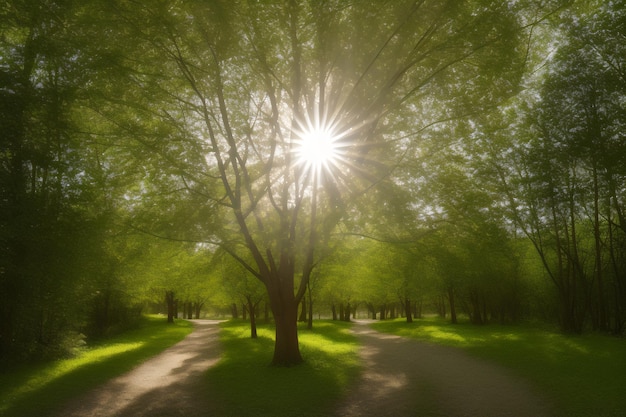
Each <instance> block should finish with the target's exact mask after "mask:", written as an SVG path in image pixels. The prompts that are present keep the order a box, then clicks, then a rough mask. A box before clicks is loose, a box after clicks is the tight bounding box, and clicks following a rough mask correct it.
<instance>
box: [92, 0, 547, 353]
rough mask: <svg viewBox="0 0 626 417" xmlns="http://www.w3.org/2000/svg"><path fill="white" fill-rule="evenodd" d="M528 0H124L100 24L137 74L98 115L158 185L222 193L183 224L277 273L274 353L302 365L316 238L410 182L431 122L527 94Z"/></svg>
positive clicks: (184, 192)
mask: <svg viewBox="0 0 626 417" xmlns="http://www.w3.org/2000/svg"><path fill="white" fill-rule="evenodd" d="M527 3H528V5H533V4H535V2H514V3H511V2H501V1H465V2H458V1H438V0H437V1H435V0H432V1H429V0H425V1H394V2H385V3H382V4H381V2H379V1H360V2H358V3H354V2H349V1H295V0H291V1H280V2H269V3H268V2H243V1H241V2H220V1H214V2H201V1H191V2H185V3H182V2H181V3H174V4H172V3H170V2H164V1H159V2H147V1H146V2H142V1H137V2H126V1H116V2H112V3H111V5H110V6H109V7H108V8H107V7H105V9H106V10H105V12H107V13H103V15H104V16H108V17H107V19H109V20H107V21H106V25H107V26H106V30H104V31H101V32H99V33H98V36H99V38H100V39H102V41H103V42H102V44H103V45H106V48H104V49H103V51H102V53H101V56H107V57H109V58H110V59H111V65H110V66H111V68H112V69H111V74H112V75H113V76H114V77H115V76H116V75H122V76H123V77H118V78H116V81H115V82H111V83H110V84H108V85H107V86H106V88H103V89H102V90H101V94H100V96H99V97H102V98H105V99H107V104H103V102H99V105H98V107H97V114H98V117H102V118H103V119H105V120H109V121H110V122H112V124H113V125H114V126H115V127H116V129H117V130H118V132H125V134H126V136H128V137H132V139H133V140H134V141H136V142H135V143H139V144H140V145H141V146H140V147H136V146H129V145H128V142H127V141H126V142H125V143H124V146H126V147H128V148H129V149H128V150H129V153H132V154H134V155H135V156H139V157H140V160H141V163H142V165H143V166H144V169H145V172H146V175H147V176H148V177H150V184H151V186H155V185H156V186H158V185H159V184H161V186H162V187H163V191H164V192H165V191H170V192H171V193H172V195H177V196H178V197H177V198H178V199H179V200H181V199H192V198H193V199H195V201H196V202H197V203H198V204H199V205H198V207H199V208H198V210H200V207H204V208H210V210H209V211H206V215H205V217H204V220H205V221H206V222H208V224H210V225H211V227H207V226H206V224H204V225H203V224H202V221H203V219H202V218H198V219H197V220H198V223H197V225H196V226H193V227H190V228H189V232H188V233H187V235H186V237H187V238H193V239H198V240H204V241H211V242H212V243H215V244H218V245H220V246H221V247H222V248H223V249H224V250H226V251H227V252H228V253H230V254H231V255H232V256H233V257H234V258H235V259H238V260H239V261H240V262H241V263H242V265H244V267H245V268H246V269H247V270H248V271H249V272H250V273H252V274H253V275H255V276H256V277H257V278H258V279H259V280H260V281H261V282H262V283H263V284H264V286H265V288H266V289H267V292H268V294H269V299H270V304H271V309H272V312H273V314H274V317H275V320H276V342H275V351H274V358H273V363H274V364H276V365H293V364H297V363H299V362H301V361H302V357H301V355H300V351H299V347H298V335H297V326H296V320H297V307H298V304H299V302H300V300H301V299H302V297H303V296H304V294H305V291H306V288H307V282H308V279H309V277H310V274H311V271H312V269H313V267H314V266H315V264H316V257H317V247H318V245H319V242H321V241H326V240H327V238H328V236H329V232H330V231H331V230H332V229H333V227H334V226H335V225H336V224H337V223H338V222H339V221H341V220H342V218H346V216H351V217H359V215H360V211H361V210H360V207H359V204H361V203H360V201H361V198H364V196H366V194H367V192H368V191H372V192H374V194H373V195H380V196H384V195H387V194H386V193H385V190H388V189H389V188H390V187H397V186H401V185H402V184H401V181H402V180H401V178H400V177H397V176H396V174H395V172H396V171H395V170H396V168H397V167H398V165H399V163H400V162H401V161H402V160H403V158H404V159H406V158H410V157H413V156H416V155H419V153H420V149H419V142H420V141H419V139H420V138H421V135H422V133H423V132H425V131H426V130H428V129H436V126H438V125H440V124H442V123H445V122H448V121H450V120H453V119H457V118H462V117H464V116H465V115H468V114H471V113H476V112H480V111H482V110H483V109H484V108H486V107H490V106H493V105H494V104H496V103H497V102H498V100H499V99H500V98H501V97H503V96H507V95H509V94H512V93H514V92H515V91H516V86H517V83H518V81H519V77H520V74H521V72H522V71H523V63H524V59H525V52H526V51H525V49H524V45H525V43H524V42H523V39H524V36H527V35H528V34H529V33H530V30H525V29H529V28H530V27H531V26H532V22H531V21H530V20H529V19H528V18H527V17H526V16H527V15H528V16H530V15H533V16H536V14H526V13H525V12H526V11H528V10H527V9H525V7H526V6H527ZM116 45H117V46H116ZM131 45H132V46H131ZM94 117H95V116H94ZM119 137H120V138H121V137H122V136H119ZM377 190H378V191H380V192H377ZM144 192H145V187H144V186H143V185H142V186H141V187H138V190H136V196H137V198H141V195H142V194H143V193H144ZM366 197H367V198H368V199H370V200H371V199H372V194H371V193H370V195H369V196H366ZM248 260H251V261H248ZM300 277H301V278H300Z"/></svg>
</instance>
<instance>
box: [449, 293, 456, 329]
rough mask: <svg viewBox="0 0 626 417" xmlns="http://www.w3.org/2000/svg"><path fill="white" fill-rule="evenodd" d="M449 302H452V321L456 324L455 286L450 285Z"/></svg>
mask: <svg viewBox="0 0 626 417" xmlns="http://www.w3.org/2000/svg"><path fill="white" fill-rule="evenodd" d="M448 302H449V303H450V323H452V324H456V323H457V319H456V306H455V303H454V288H452V287H448Z"/></svg>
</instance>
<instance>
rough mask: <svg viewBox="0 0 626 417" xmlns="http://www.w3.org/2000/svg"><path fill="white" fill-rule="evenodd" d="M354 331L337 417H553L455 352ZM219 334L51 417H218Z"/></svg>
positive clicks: (209, 332) (194, 339)
mask: <svg viewBox="0 0 626 417" xmlns="http://www.w3.org/2000/svg"><path fill="white" fill-rule="evenodd" d="M353 331H354V332H355V333H356V334H357V336H358V337H359V339H360V341H361V345H362V347H361V350H360V354H361V356H362V358H363V360H364V369H363V373H362V374H361V377H360V378H359V380H358V381H357V382H356V383H355V384H354V386H353V387H352V388H351V390H350V391H349V392H348V394H347V395H346V396H345V397H344V398H343V399H342V400H341V401H340V402H339V404H337V407H336V409H335V410H336V413H335V415H336V416H337V417H357V416H373V417H384V416H393V417H408V416H419V417H435V416H437V417H443V416H446V417H490V416H494V417H495V416H497V417H506V416H515V417H525V416H528V417H531V416H532V417H541V416H549V415H550V414H549V412H548V411H549V409H548V407H547V406H546V404H545V403H544V402H543V401H542V400H541V399H540V397H539V396H537V395H536V393H534V392H533V391H532V389H531V388H530V387H529V386H528V385H526V384H525V383H524V382H523V381H521V380H520V379H519V378H517V377H516V376H514V375H513V374H511V373H509V372H508V371H507V370H505V369H503V368H500V367H498V366H496V365H493V364H491V363H489V362H486V361H481V360H479V359H476V358H472V357H470V356H468V355H466V354H465V353H464V352H463V351H461V350H459V349H454V348H447V347H443V346H435V345H430V344H427V343H423V342H418V341H416V340H410V339H406V338H402V337H398V336H392V335H387V334H382V333H379V332H376V331H374V330H372V329H371V328H370V327H369V326H367V324H366V323H364V322H357V323H355V325H354V326H353ZM218 332H219V327H218V326H217V322H216V321H210V320H198V321H195V329H194V331H193V332H192V333H191V334H190V335H189V336H187V338H185V339H184V340H183V341H181V342H180V343H178V344H176V345H174V346H172V347H171V348H169V349H166V350H165V351H163V352H162V353H161V354H159V355H158V356H155V357H154V358H152V359H149V360H148V361H146V362H144V363H143V364H142V365H140V366H138V367H136V368H135V369H133V370H132V371H130V372H128V373H126V374H124V375H122V376H119V377H117V378H114V379H112V380H110V381H108V382H106V383H105V384H103V385H101V386H100V387H98V388H96V389H94V390H92V391H90V392H88V393H87V394H85V395H83V396H80V397H78V398H76V399H74V400H72V401H70V402H69V403H68V404H67V405H66V407H65V408H63V409H62V410H61V412H59V413H58V414H56V415H57V416H58V417H61V416H63V417H85V416H89V417H118V416H132V417H147V416H150V417H172V416H185V417H200V416H203V417H204V416H217V417H221V415H220V414H218V413H216V411H217V410H216V408H215V407H214V406H215V403H214V401H213V402H212V399H211V395H210V390H207V384H206V382H205V381H204V380H203V378H202V376H203V375H204V374H205V373H206V370H207V369H208V368H210V367H211V366H212V365H214V364H215V363H217V361H218V360H219V358H220V352H219V344H218ZM228 417H237V416H228ZM320 417H327V416H326V415H324V416H320Z"/></svg>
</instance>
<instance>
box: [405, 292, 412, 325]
mask: <svg viewBox="0 0 626 417" xmlns="http://www.w3.org/2000/svg"><path fill="white" fill-rule="evenodd" d="M404 312H405V313H406V322H407V323H413V311H412V309H411V299H410V298H409V297H406V298H405V299H404Z"/></svg>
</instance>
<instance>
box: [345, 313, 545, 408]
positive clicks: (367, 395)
mask: <svg viewBox="0 0 626 417" xmlns="http://www.w3.org/2000/svg"><path fill="white" fill-rule="evenodd" d="M353 331H354V332H355V333H356V334H357V336H358V337H359V339H360V340H361V343H362V349H361V356H362V358H363V360H364V362H365V370H364V372H363V374H362V376H361V379H360V380H359V381H358V382H357V384H356V386H355V387H353V389H352V390H351V391H350V392H349V394H348V396H347V397H346V398H345V399H344V400H343V401H342V403H341V404H340V406H339V407H338V411H337V413H336V416H337V417H339V416H341V417H355V416H377V417H383V416H394V417H404V416H420V417H426V416H449V417H474V416H476V417H479V416H480V417H488V416H494V417H495V416H497V417H506V416H515V417H525V416H528V417H541V416H549V415H550V413H549V408H548V406H547V404H545V403H544V402H543V401H542V400H541V399H540V398H539V397H538V396H537V393H535V392H533V391H532V389H531V388H530V387H529V386H528V385H526V384H525V383H524V382H523V381H521V380H520V379H519V378H517V377H516V376H514V375H512V374H511V373H509V372H508V371H507V370H506V369H503V368H501V367H498V366H496V365H493V364H491V363H489V362H485V361H481V360H479V359H476V358H473V357H470V356H468V355H466V354H465V353H464V352H462V351H461V350H459V349H454V348H448V347H443V346H435V345H431V344H427V343H423V342H419V341H416V340H410V339H406V338H401V337H399V336H392V335H387V334H382V333H378V332H376V331H374V330H372V329H371V328H369V327H368V326H367V324H366V323H365V322H359V323H357V324H355V325H354V327H353ZM415 410H420V412H419V413H416V412H415Z"/></svg>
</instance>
